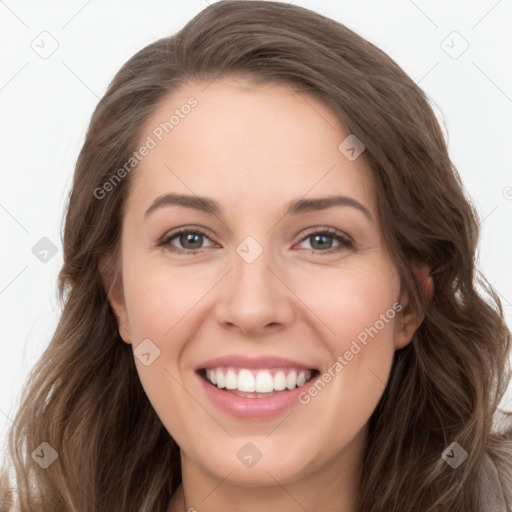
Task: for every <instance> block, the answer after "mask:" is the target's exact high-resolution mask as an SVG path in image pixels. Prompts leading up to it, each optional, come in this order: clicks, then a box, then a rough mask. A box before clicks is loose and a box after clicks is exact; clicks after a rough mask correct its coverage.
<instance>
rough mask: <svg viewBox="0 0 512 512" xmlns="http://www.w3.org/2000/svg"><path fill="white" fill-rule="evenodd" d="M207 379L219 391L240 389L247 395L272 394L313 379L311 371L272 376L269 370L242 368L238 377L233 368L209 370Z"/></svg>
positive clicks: (286, 372)
mask: <svg viewBox="0 0 512 512" xmlns="http://www.w3.org/2000/svg"><path fill="white" fill-rule="evenodd" d="M206 379H207V380H209V381H210V382H211V383H212V384H214V385H216V386H217V387H218V388H219V389H223V388H226V389H238V390H239V391H242V392H246V393H272V392H273V391H283V390H285V389H290V390H291V389H295V388H296V387H300V386H303V385H304V384H305V383H306V382H307V381H308V380H310V379H311V371H309V370H300V371H299V372H297V371H296V370H290V371H287V370H278V371H277V372H275V374H274V376H272V372H271V371H269V370H248V369H245V368H242V369H240V370H239V371H238V375H237V373H236V371H235V370H234V369H233V368H227V369H226V368H209V369H207V370H206Z"/></svg>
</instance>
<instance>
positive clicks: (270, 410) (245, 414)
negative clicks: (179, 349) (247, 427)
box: [198, 374, 316, 419]
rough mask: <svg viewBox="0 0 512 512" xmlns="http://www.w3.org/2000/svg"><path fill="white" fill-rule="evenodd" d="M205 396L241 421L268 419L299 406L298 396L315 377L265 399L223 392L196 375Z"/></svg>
mask: <svg viewBox="0 0 512 512" xmlns="http://www.w3.org/2000/svg"><path fill="white" fill-rule="evenodd" d="M198 378H199V380H200V381H201V383H202V385H203V387H204V390H205V391H206V394H207V395H208V397H209V398H210V400H211V401H212V402H213V403H214V404H215V405H216V406H217V407H218V408H219V409H221V410H222V411H224V412H226V413H227V414H230V415H231V416H236V417H237V418H243V419H268V418H273V417H275V416H279V415H280V414H282V413H283V412H285V411H287V410H288V409H290V408H291V407H293V405H296V404H299V398H298V397H299V394H300V393H302V392H303V391H305V390H306V389H307V388H308V387H310V386H311V384H312V383H313V381H314V380H316V377H313V378H312V379H310V380H309V381H308V382H306V383H305V384H304V385H302V386H300V387H298V388H295V389H292V390H288V391H280V392H277V394H275V395H274V396H269V397H266V398H244V397H241V396H237V395H233V394H232V393H229V392H228V391H223V390H222V389H219V388H218V387H217V386H214V385H213V384H211V383H210V382H208V381H207V380H206V379H204V378H203V377H201V375H199V374H198Z"/></svg>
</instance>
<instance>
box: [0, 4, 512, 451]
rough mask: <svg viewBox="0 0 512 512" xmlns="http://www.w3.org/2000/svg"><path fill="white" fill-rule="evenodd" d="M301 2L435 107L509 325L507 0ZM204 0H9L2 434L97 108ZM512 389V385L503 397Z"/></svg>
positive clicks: (50, 296)
mask: <svg viewBox="0 0 512 512" xmlns="http://www.w3.org/2000/svg"><path fill="white" fill-rule="evenodd" d="M294 3H295V4H296V5H301V6H304V7H307V8H310V9H312V10H315V11H317V12H320V13H322V14H324V15H327V16H329V17H331V18H334V19H335V20H337V21H339V22H341V23H343V24H345V25H347V26H348V27H349V28H351V29H353V30H355V31H356V32H357V33H359V34H360V35H362V36H364V37H366V38H367V39H369V40H370V41H371V42H372V43H374V44H376V45H377V46H379V47H380V48H381V49H383V50H384V51H385V52H387V53H388V54H389V55H390V56H391V57H392V58H393V59H394V60H395V61H397V62H398V64H399V65H400V66H402V67H403V69H404V70H405V71H406V72H407V73H408V74H409V75H410V76H411V77H412V78H413V79H414V80H415V81H416V82H417V83H419V85H420V87H422V88H423V90H425V92H426V93H427V94H428V96H429V97H430V98H431V100H432V101H433V102H434V103H435V104H436V105H437V108H438V115H439V116H440V118H441V120H442V121H441V122H442V123H443V124H444V130H445V132H446V133H447V136H448V142H449V149H450V154H451V156H452V159H453V161H454V163H455V165H456V166H457V168H458V170H459V172H460V174H461V177H462V180H463V182H464V185H465V187H466V190H467V192H468V194H469V196H470V197H471V198H472V200H473V202H474V204H475V206H476V208H477V211H478V212H479V214H480V216H481V219H482V222H481V238H480V249H479V259H478V267H479V268H480V270H481V271H482V272H483V273H484V275H486V276H487V277H488V279H489V281H490V282H491V284H492V285H493V286H494V287H495V289H496V290H497V291H498V292H499V294H500V296H501V298H502V301H503V305H504V308H505V312H506V317H507V322H508V325H509V326H512V322H511V320H512V270H511V267H510V260H511V256H512V242H511V238H510V237H511V234H512V228H511V225H512V222H511V221H512V58H511V56H512V31H511V30H510V27H511V26H512V3H511V1H510V0H500V1H497V0H478V1H462V0H460V1H450V2H446V1H442V0H435V1H433V0H430V1H428V2H427V1H426V0H414V2H412V1H409V0H394V1H389V0H388V1H387V2H381V1H379V0H365V1H364V2H363V1H340V2H336V3H335V2H333V0H322V1H310V0H307V1H306V0H305V1H300V0H297V1H295V2H294ZM206 6H207V2H206V1H205V0H194V1H188V2H182V1H180V2H175V1H169V0H167V1H157V0H151V1H144V2H142V1H120V0H118V1H110V2H106V1H101V2H100V1H99V0H89V1H87V0H69V1H67V2H65V3H64V2H57V1H55V0H52V1H46V2H38V1H36V0H33V1H28V0H25V1H18V2H16V1H15V0H0V42H1V46H0V52H1V57H0V62H1V66H0V107H1V117H0V130H1V132H0V172H1V180H2V181H1V188H0V224H1V244H2V245H1V247H2V251H1V253H0V258H1V261H0V269H1V272H0V311H1V315H2V323H1V327H0V328H1V333H0V340H1V356H0V389H1V390H2V392H1V394H0V439H1V440H2V441H3V440H4V438H5V433H6V429H7V427H8V426H9V425H10V424H11V419H10V418H13V417H14V411H15V408H16V406H17V402H18V400H19V397H20V391H21V385H22V382H23V381H24V379H25V378H26V377H27V375H28V372H29V371H30V369H31V367H32V366H33V364H34V363H35V362H36V360H37V359H38V357H39V356H40V355H41V353H42V352H43V350H44V348H45V347H46V345H47V344H48V343H49V341H50V339H51V336H52V334H53V331H54V329H55V327H56V324H57V319H58V316H59V307H58V303H57V274H58V271H59V269H60V267H61V265H62V244H61V236H60V233H61V225H62V219H63V214H64V205H65V199H66V197H67V194H68V191H69V187H70V184H71V178H72V173H73V168H74V163H75V161H76V158H77V156H78V152H79V150H80V147H81V145H82V143H83V141H84V136H85V130H86V127H87V125H88V122H89V119H90V116H91V114H92V111H93V109H94V107H95V105H96V103H97V102H98V100H99V98H100V97H101V96H102V95H103V93H104V92H105V90H106V87H107V85H108V83H109V82H110V80H111V79H112V78H113V76H114V74H115V73H116V72H117V70H118V69H119V68H120V67H121V65H122V64H123V63H124V62H125V61H126V60H127V59H128V58H130V57H131V56H132V55H133V54H134V53H135V52H136V51H138V50H139V49H141V48H142V47H144V46H146V45H147V44H149V43H151V42H153V41H155V40H156V39H158V38H160V37H165V36H168V35H171V34H173V33H175V32H176V31H178V30H179V29H180V28H181V27H182V26H183V25H184V24H185V23H186V22H187V21H188V20H189V19H191V18H192V17H193V16H194V15H195V14H197V13H198V12H199V11H201V10H202V9H203V8H205V7H206ZM43 31H46V32H48V33H49V34H51V36H48V35H43V36H40V34H41V32H43ZM453 31H456V32H458V33H459V34H460V36H461V37H462V38H464V40H465V41H467V44H469V47H468V49H467V50H466V51H465V52H464V53H462V54H461V55H460V56H459V57H458V58H452V57H451V56H450V55H449V54H448V53H446V51H445V50H447V51H449V52H452V56H454V55H456V54H457V53H459V52H460V51H461V50H462V49H463V48H464V46H462V45H463V44H465V43H464V41H463V39H461V37H460V36H458V35H453V34H452V32H453ZM43 37H44V38H46V39H45V43H41V38H43ZM50 37H52V38H53V39H55V41H56V42H55V43H53V44H54V45H57V44H58V48H57V50H56V51H55V52H54V53H53V54H52V55H51V56H49V57H48V58H46V59H43V58H41V57H40V56H39V55H38V54H37V53H36V52H35V51H34V50H33V48H32V46H36V45H37V44H39V45H40V46H42V44H45V48H47V49H48V48H50V47H51V46H50V45H51V44H52V43H51V40H50ZM447 37H448V38H447ZM443 41H445V42H444V43H442V42H443ZM31 45H32V46H31ZM448 46H451V47H452V48H451V49H450V48H448ZM40 51H42V50H40ZM42 237H48V238H49V239H50V240H51V241H52V242H53V243H54V244H55V245H56V247H57V251H58V252H57V254H56V255H55V256H54V257H52V258H51V259H49V261H48V262H46V263H43V262H41V261H40V260H39V259H38V258H37V257H36V256H35V255H34V254H33V253H32V247H33V246H34V245H35V244H36V243H37V242H38V241H39V240H40V239H41V238H42ZM511 399H512V393H510V394H509V395H508V396H507V397H506V399H505V400H504V401H503V405H504V404H505V403H507V402H508V401H509V400H511ZM509 408H512V401H511V402H509V403H508V406H507V409H509Z"/></svg>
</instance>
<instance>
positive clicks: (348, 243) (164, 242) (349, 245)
mask: <svg viewBox="0 0 512 512" xmlns="http://www.w3.org/2000/svg"><path fill="white" fill-rule="evenodd" d="M183 234H193V235H202V236H204V237H206V238H208V239H209V237H208V235H207V233H205V232H204V231H201V230H200V229H182V230H180V231H176V232H175V233H171V234H170V235H169V236H166V237H164V238H162V239H161V240H160V242H158V244H157V246H158V247H163V248H164V249H166V250H167V251H169V252H172V253H176V254H198V253H199V252H202V249H179V248H177V247H174V246H173V245H170V242H171V241H172V240H174V239H175V238H177V237H179V236H180V235H183ZM313 235H328V236H329V237H332V238H334V239H336V240H337V241H338V242H339V245H337V246H336V247H332V248H330V249H327V250H325V251H323V250H320V249H318V250H315V249H309V250H310V251H311V253H317V254H334V253H337V252H341V251H342V250H343V249H353V248H354V244H353V242H352V240H350V239H349V238H348V237H347V236H345V235H343V234H341V232H339V231H337V230H335V229H331V228H325V229H322V230H318V231H310V232H309V233H308V234H307V235H305V236H304V237H303V238H302V239H301V240H300V242H304V241H305V240H307V239H308V238H311V237H312V236H313Z"/></svg>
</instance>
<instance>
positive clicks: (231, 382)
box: [226, 370, 238, 389]
mask: <svg viewBox="0 0 512 512" xmlns="http://www.w3.org/2000/svg"><path fill="white" fill-rule="evenodd" d="M237 384H238V382H237V378H236V373H235V372H234V371H233V370H228V372H227V373H226V389H236V387H237Z"/></svg>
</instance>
